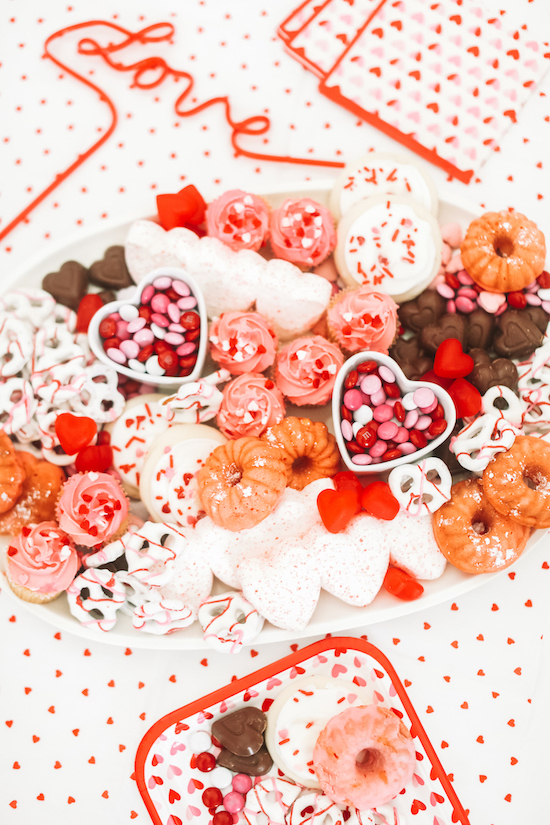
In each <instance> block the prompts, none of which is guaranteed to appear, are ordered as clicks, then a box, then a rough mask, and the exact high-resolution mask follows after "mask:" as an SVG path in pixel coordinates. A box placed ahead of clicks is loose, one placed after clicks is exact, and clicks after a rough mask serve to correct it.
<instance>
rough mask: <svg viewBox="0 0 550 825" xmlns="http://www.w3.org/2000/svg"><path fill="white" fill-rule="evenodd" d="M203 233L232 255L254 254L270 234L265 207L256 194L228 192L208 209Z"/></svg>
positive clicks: (240, 190) (233, 190) (239, 190)
mask: <svg viewBox="0 0 550 825" xmlns="http://www.w3.org/2000/svg"><path fill="white" fill-rule="evenodd" d="M206 232H207V234H208V235H210V236H211V237H213V238H218V240H220V241H223V242H224V243H225V244H227V245H228V246H230V247H231V249H233V250H234V251H235V252H239V250H241V249H253V250H254V251H255V252H257V251H258V249H259V248H260V247H261V246H262V244H264V243H265V242H266V240H267V237H268V235H269V209H268V206H267V204H266V203H265V201H263V200H262V199H261V198H258V197H257V196H256V195H250V194H249V193H248V192H243V191H242V189H231V190H230V191H229V192H225V194H223V195H220V197H219V198H216V200H215V201H212V203H211V204H210V205H209V206H208V209H207V210H206Z"/></svg>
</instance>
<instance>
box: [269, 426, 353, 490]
mask: <svg viewBox="0 0 550 825" xmlns="http://www.w3.org/2000/svg"><path fill="white" fill-rule="evenodd" d="M263 438H264V439H265V440H266V441H267V442H268V443H269V444H270V445H271V446H272V447H277V448H278V449H279V450H280V453H281V458H282V460H283V462H284V465H285V468H286V475H287V485H288V486H289V487H292V489H293V490H303V489H304V487H306V486H307V485H308V484H311V482H312V481H316V480H317V479H318V478H331V477H332V476H333V475H336V473H337V472H338V469H339V467H340V454H339V453H338V449H337V447H336V440H335V438H334V436H333V435H331V434H330V433H329V431H328V429H327V426H326V424H323V423H322V422H321V421H310V419H309V418H295V417H293V416H289V417H288V418H285V419H283V421H281V422H280V424H274V425H273V427H270V428H269V429H268V430H267V432H266V433H265V434H264V435H263Z"/></svg>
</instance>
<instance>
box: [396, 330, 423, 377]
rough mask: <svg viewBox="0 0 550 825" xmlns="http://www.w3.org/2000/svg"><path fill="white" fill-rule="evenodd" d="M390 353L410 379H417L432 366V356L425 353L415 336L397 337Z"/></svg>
mask: <svg viewBox="0 0 550 825" xmlns="http://www.w3.org/2000/svg"><path fill="white" fill-rule="evenodd" d="M390 355H391V357H392V358H394V359H395V360H396V361H397V363H398V364H399V366H400V367H401V369H402V370H403V372H404V373H405V375H406V377H407V378H408V379H409V380H410V381H418V380H419V379H420V378H421V377H422V376H423V375H424V373H425V372H428V370H431V368H432V367H433V358H431V357H430V356H429V355H427V354H426V353H425V351H424V350H423V349H422V347H421V346H420V342H419V340H418V338H417V337H416V336H415V337H413V338H409V339H405V338H398V339H397V341H396V342H395V344H394V345H393V347H392V348H391V349H390Z"/></svg>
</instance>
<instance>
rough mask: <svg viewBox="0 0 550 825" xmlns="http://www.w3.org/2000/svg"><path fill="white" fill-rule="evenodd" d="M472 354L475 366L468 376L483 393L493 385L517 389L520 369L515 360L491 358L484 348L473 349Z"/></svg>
mask: <svg viewBox="0 0 550 825" xmlns="http://www.w3.org/2000/svg"><path fill="white" fill-rule="evenodd" d="M470 355H471V357H472V358H473V359H474V368H473V370H472V372H471V373H470V375H469V376H468V381H470V382H471V383H472V384H473V385H474V387H477V389H478V390H479V391H480V393H481V394H482V395H485V393H486V392H487V390H489V389H491V387H496V386H500V385H504V386H505V387H509V388H510V389H511V390H514V391H515V390H516V388H517V385H518V371H517V367H516V365H515V364H514V362H513V361H510V360H509V359H508V358H495V359H494V360H491V357H490V356H489V355H488V354H487V353H486V352H485V350H483V349H472V350H470Z"/></svg>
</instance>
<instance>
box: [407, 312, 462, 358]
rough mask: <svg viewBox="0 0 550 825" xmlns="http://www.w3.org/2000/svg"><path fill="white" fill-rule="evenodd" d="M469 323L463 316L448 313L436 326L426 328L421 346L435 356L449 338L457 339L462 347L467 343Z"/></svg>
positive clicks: (421, 334) (422, 333)
mask: <svg viewBox="0 0 550 825" xmlns="http://www.w3.org/2000/svg"><path fill="white" fill-rule="evenodd" d="M466 329H467V321H466V320H465V317H464V316H463V315H457V314H456V313H453V312H446V313H445V315H442V316H441V318H440V319H439V320H438V321H437V323H435V324H430V325H429V326H427V327H424V329H423V330H422V332H421V333H420V336H419V337H420V345H421V346H422V347H423V348H424V349H425V350H426V352H431V353H433V354H434V355H435V353H436V352H437V348H438V346H439V345H440V343H441V342H442V341H445V340H446V339H447V338H456V339H457V340H458V341H460V343H461V344H462V346H463V347H464V343H465V341H466Z"/></svg>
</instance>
